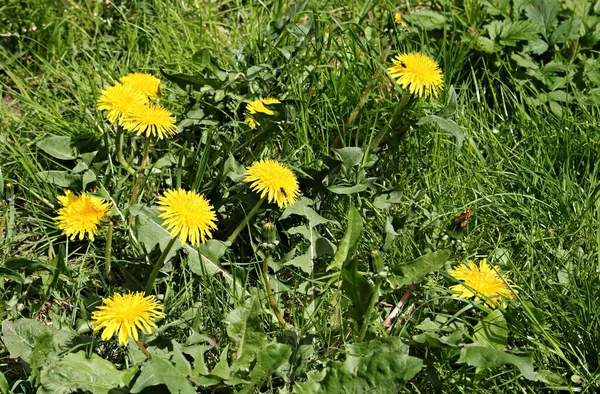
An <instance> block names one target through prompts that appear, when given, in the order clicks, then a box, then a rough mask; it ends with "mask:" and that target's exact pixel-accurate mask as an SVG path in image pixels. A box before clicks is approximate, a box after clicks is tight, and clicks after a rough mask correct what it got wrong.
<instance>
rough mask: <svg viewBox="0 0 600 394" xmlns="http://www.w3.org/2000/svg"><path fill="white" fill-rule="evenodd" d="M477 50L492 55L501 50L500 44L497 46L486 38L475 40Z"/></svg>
mask: <svg viewBox="0 0 600 394" xmlns="http://www.w3.org/2000/svg"><path fill="white" fill-rule="evenodd" d="M477 49H479V50H480V51H483V52H485V53H494V52H498V51H500V50H501V49H502V46H501V45H500V44H497V43H496V42H495V41H494V40H492V39H489V38H487V37H478V38H477Z"/></svg>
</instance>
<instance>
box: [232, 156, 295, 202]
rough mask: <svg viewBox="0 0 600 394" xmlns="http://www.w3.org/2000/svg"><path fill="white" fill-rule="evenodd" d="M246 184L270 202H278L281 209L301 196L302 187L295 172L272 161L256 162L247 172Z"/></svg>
mask: <svg viewBox="0 0 600 394" xmlns="http://www.w3.org/2000/svg"><path fill="white" fill-rule="evenodd" d="M244 182H247V183H250V188H251V189H252V190H254V191H255V192H257V193H260V196H261V198H262V197H265V196H266V197H268V200H269V202H276V203H277V205H278V206H279V208H283V207H286V206H288V205H292V204H294V203H295V202H296V200H297V199H298V196H299V195H300V187H299V186H298V180H297V179H296V175H294V172H293V171H292V170H291V169H290V168H289V167H287V166H286V165H285V164H282V163H279V162H277V161H275V160H271V159H263V160H260V161H257V162H254V163H253V164H252V165H251V166H250V168H248V170H247V171H246V178H244Z"/></svg>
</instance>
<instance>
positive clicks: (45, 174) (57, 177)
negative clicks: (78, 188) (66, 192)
mask: <svg viewBox="0 0 600 394" xmlns="http://www.w3.org/2000/svg"><path fill="white" fill-rule="evenodd" d="M35 176H36V177H37V178H38V179H39V180H41V181H44V182H48V183H51V184H53V185H56V186H59V187H70V186H73V185H74V184H76V183H77V182H79V180H80V179H81V176H79V175H73V174H69V172H68V171H57V170H52V171H40V172H38V173H36V174H35Z"/></svg>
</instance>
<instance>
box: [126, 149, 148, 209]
mask: <svg viewBox="0 0 600 394" xmlns="http://www.w3.org/2000/svg"><path fill="white" fill-rule="evenodd" d="M149 156H150V138H146V142H144V156H143V157H142V163H141V165H140V170H139V172H138V174H137V175H136V180H135V185H134V186H133V190H132V191H131V198H130V199H129V205H133V204H135V202H136V200H137V199H138V197H139V195H140V191H141V189H142V186H143V185H144V181H145V180H146V176H145V175H144V170H145V169H146V166H147V165H148V161H150V159H149Z"/></svg>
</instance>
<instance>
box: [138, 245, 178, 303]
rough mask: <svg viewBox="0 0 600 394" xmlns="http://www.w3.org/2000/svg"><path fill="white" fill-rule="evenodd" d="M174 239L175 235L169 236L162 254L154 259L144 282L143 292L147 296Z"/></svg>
mask: <svg viewBox="0 0 600 394" xmlns="http://www.w3.org/2000/svg"><path fill="white" fill-rule="evenodd" d="M175 241H177V238H175V237H173V238H171V240H170V241H169V243H168V244H167V246H165V248H164V249H163V252H162V254H161V255H160V257H159V258H158V260H157V261H156V264H154V268H153V269H152V272H151V273H150V276H149V277H148V283H146V290H145V293H146V295H147V296H148V295H150V293H152V288H153V287H154V281H155V280H156V277H157V276H158V273H159V272H160V269H161V268H162V266H163V265H164V263H165V260H166V259H167V255H168V254H169V252H170V251H171V249H172V248H173V245H174V244H175Z"/></svg>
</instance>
